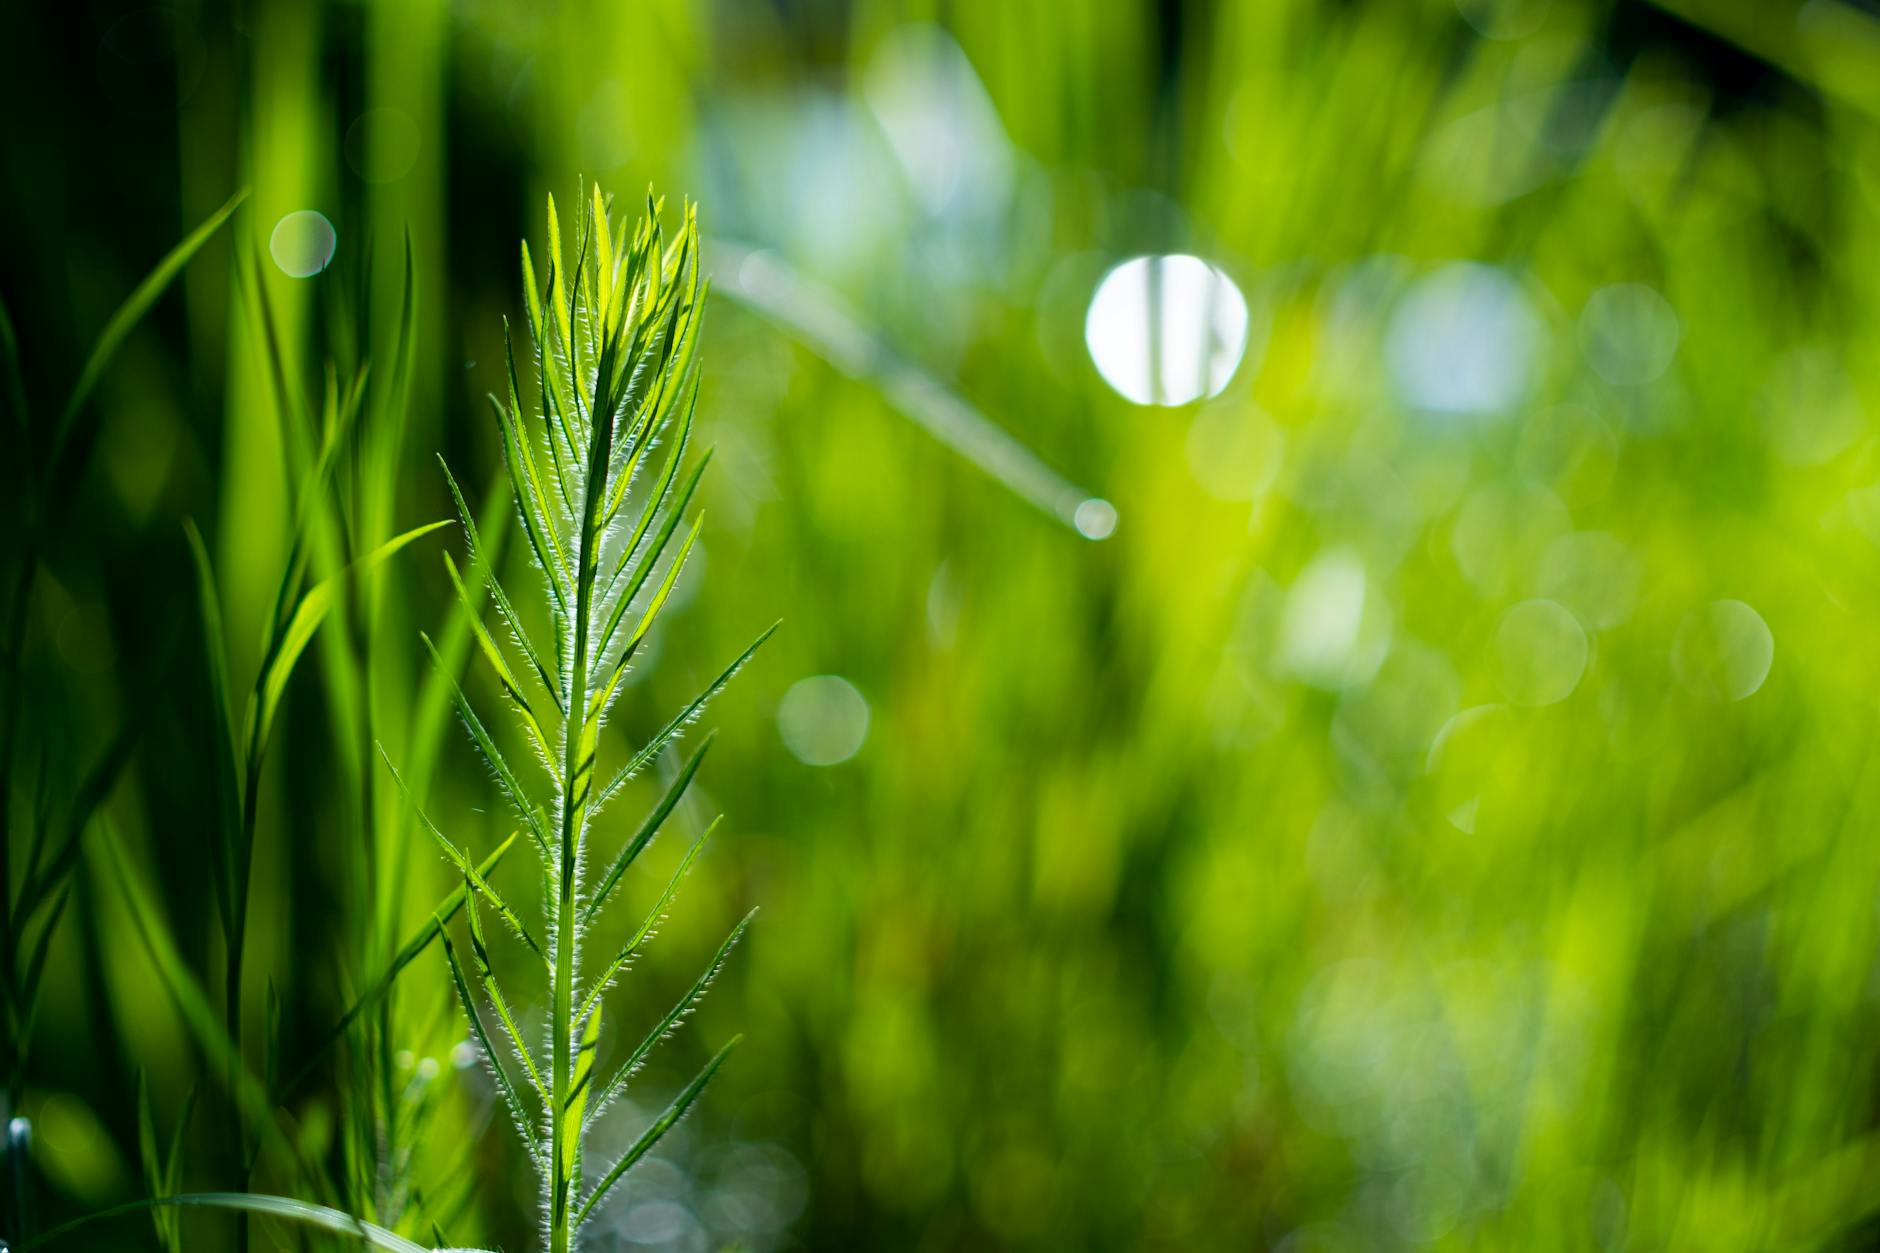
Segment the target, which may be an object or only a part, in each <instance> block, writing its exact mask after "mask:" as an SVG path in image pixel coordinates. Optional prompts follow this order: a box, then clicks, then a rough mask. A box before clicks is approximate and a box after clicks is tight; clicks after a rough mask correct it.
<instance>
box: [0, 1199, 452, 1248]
mask: <svg viewBox="0 0 1880 1253" xmlns="http://www.w3.org/2000/svg"><path fill="white" fill-rule="evenodd" d="M166 1206H175V1207H182V1208H201V1209H221V1210H236V1211H242V1212H246V1213H250V1214H264V1215H268V1216H270V1217H274V1218H286V1219H291V1220H292V1221H294V1222H299V1223H306V1224H307V1225H309V1226H313V1227H320V1228H323V1229H325V1230H327V1231H333V1232H337V1233H339V1234H340V1235H343V1236H351V1237H353V1238H355V1239H358V1240H360V1241H363V1242H364V1243H365V1244H367V1245H369V1246H370V1247H372V1248H376V1249H386V1250H389V1253H431V1250H429V1249H427V1248H425V1247H424V1246H423V1245H421V1244H413V1243H412V1242H411V1241H409V1240H407V1239H405V1238H404V1237H403V1236H400V1235H394V1234H393V1233H392V1232H389V1231H387V1230H385V1228H383V1227H378V1226H374V1225H373V1224H372V1223H369V1222H366V1221H364V1220H363V1219H359V1218H354V1217H353V1216H352V1215H351V1214H346V1213H342V1212H341V1211H339V1210H336V1209H329V1208H328V1207H327V1206H324V1205H315V1204H313V1203H312V1202H310V1201H296V1200H293V1199H292V1198H290V1197H284V1196H267V1195H264V1194H262V1193H258V1192H191V1193H185V1194H184V1195H182V1196H167V1197H161V1198H152V1199H150V1200H144V1201H131V1202H129V1203H128V1204H125V1205H114V1206H112V1207H111V1208H110V1209H103V1210H99V1211H98V1212H97V1213H95V1214H86V1215H84V1216H83V1217H82V1218H74V1219H73V1220H72V1221H70V1222H68V1223H62V1224H60V1225H59V1226H57V1227H54V1228H53V1229H52V1230H51V1231H48V1232H46V1233H45V1234H44V1235H41V1236H35V1237H32V1238H30V1239H28V1240H26V1241H24V1242H22V1243H20V1244H16V1245H14V1246H13V1253H31V1251H32V1250H33V1249H39V1248H44V1247H46V1246H47V1245H50V1244H52V1243H54V1242H55V1241H58V1240H61V1239H63V1238H64V1237H65V1236H67V1235H69V1234H71V1233H72V1232H74V1231H78V1230H80V1229H82V1228H84V1227H89V1226H90V1225H91V1224H93V1223H97V1222H103V1221H105V1220H107V1219H112V1218H121V1217H123V1216H125V1215H126V1214H136V1213H139V1212H141V1211H143V1210H150V1209H160V1208H163V1207H166Z"/></svg>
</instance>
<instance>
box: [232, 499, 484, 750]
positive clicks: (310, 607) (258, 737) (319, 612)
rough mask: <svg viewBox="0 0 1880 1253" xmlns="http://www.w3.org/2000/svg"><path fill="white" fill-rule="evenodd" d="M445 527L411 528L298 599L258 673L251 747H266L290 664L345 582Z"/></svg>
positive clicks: (431, 524) (432, 524)
mask: <svg viewBox="0 0 1880 1253" xmlns="http://www.w3.org/2000/svg"><path fill="white" fill-rule="evenodd" d="M449 525H450V523H449V522H448V521H440V522H427V523H426V524H424V525H423V526H418V527H413V528H412V529H411V530H409V531H406V532H405V533H404V534H403V535H398V536H395V537H393V538H392V539H389V540H387V541H385V542H384V543H383V544H381V545H379V546H378V547H377V548H375V549H373V550H372V551H371V552H370V553H367V554H366V555H365V556H364V557H361V558H360V559H359V560H358V561H355V562H354V563H353V564H352V565H350V566H348V567H347V568H346V569H344V570H341V571H339V572H338V573H336V574H333V575H332V576H330V577H328V578H326V579H323V580H321V581H320V582H319V583H317V584H315V585H314V586H313V587H311V588H309V589H308V590H307V593H306V595H304V596H302V597H301V598H300V603H299V604H298V605H296V606H295V608H294V614H293V617H292V618H291V619H289V621H288V624H287V628H286V630H285V631H284V632H283V633H282V636H281V639H280V641H279V642H278V644H277V646H276V647H275V648H274V650H273V653H272V656H271V657H270V659H269V661H268V664H267V666H266V668H265V669H264V670H263V671H262V677H261V679H260V680H259V682H257V684H256V689H255V690H256V694H257V696H258V697H259V704H258V705H257V707H256V710H255V712H254V713H253V715H252V716H253V717H255V718H256V719H257V722H256V724H255V728H254V734H253V736H252V738H251V740H250V743H251V744H252V745H265V744H266V743H267V741H268V733H269V731H270V730H271V729H272V727H273V722H274V713H275V710H276V709H277V708H278V706H279V705H280V701H281V693H282V692H283V691H285V690H286V687H287V680H288V679H289V678H290V677H291V676H292V674H293V672H294V664H295V663H296V662H298V661H299V660H300V654H301V653H302V652H303V651H305V650H306V647H307V644H308V642H309V641H310V640H312V639H313V633H314V632H315V631H317V630H319V629H320V623H321V622H322V621H323V620H324V619H325V617H326V613H327V610H329V609H331V608H332V606H333V598H334V596H335V595H337V594H338V591H339V588H340V587H341V586H343V585H344V583H345V580H346V579H347V578H348V577H349V576H352V575H360V574H365V573H366V572H368V571H370V570H372V569H374V568H375V567H377V566H378V565H380V564H381V563H383V562H384V561H386V560H387V559H388V558H390V557H391V556H393V555H394V554H395V553H397V552H398V550H399V549H401V548H403V547H405V546H406V545H407V544H410V543H411V542H412V541H413V540H417V539H420V538H422V537H423V536H426V535H429V534H430V533H431V532H432V531H435V530H437V529H438V528H439V527H444V526H449Z"/></svg>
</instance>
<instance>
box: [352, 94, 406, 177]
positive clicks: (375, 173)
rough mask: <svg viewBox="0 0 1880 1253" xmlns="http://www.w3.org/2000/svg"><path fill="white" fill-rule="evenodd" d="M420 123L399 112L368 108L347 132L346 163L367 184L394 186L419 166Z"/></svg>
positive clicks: (397, 110)
mask: <svg viewBox="0 0 1880 1253" xmlns="http://www.w3.org/2000/svg"><path fill="white" fill-rule="evenodd" d="M418 146H419V135H418V124H417V123H416V122H414V121H412V120H411V115H410V114H408V113H405V112H403V111H402V110H399V109H367V110H366V111H365V112H364V113H361V114H360V115H359V116H358V117H357V118H355V119H354V120H353V124H352V125H351V126H349V127H347V129H346V164H348V165H350V166H351V167H352V168H353V173H355V174H357V175H358V176H359V177H360V178H363V179H364V180H365V181H366V182H368V183H395V182H397V181H398V180H399V179H401V178H403V177H404V176H405V175H407V174H409V173H411V167H412V166H414V165H416V164H417V163H418Z"/></svg>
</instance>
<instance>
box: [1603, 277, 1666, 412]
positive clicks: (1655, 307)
mask: <svg viewBox="0 0 1880 1253" xmlns="http://www.w3.org/2000/svg"><path fill="white" fill-rule="evenodd" d="M1681 335H1682V331H1681V330H1680V329H1679V326H1678V314H1677V311H1676V310H1675V309H1673V308H1672V307H1671V303H1670V302H1669V301H1668V300H1666V299H1665V298H1664V297H1663V296H1660V295H1659V294H1658V293H1657V292H1655V291H1653V290H1652V289H1651V288H1649V287H1647V286H1645V285H1644V284H1643V283H1614V284H1613V285H1612V286H1610V287H1602V288H1600V289H1599V290H1598V291H1596V292H1594V293H1593V294H1592V295H1591V296H1589V297H1588V298H1587V301H1586V307H1585V308H1584V309H1582V310H1581V311H1580V349H1581V351H1582V352H1584V353H1585V354H1586V361H1587V364H1588V365H1590V366H1592V367H1593V372H1594V373H1596V374H1598V375H1599V377H1601V378H1603V379H1605V380H1606V381H1607V382H1608V383H1618V384H1620V385H1621V386H1626V387H1637V386H1639V385H1640V384H1643V383H1649V382H1651V381H1652V380H1653V379H1655V378H1657V377H1658V376H1659V375H1661V374H1663V373H1664V372H1665V371H1666V370H1668V369H1670V368H1671V359H1672V358H1673V357H1675V356H1677V355H1678V340H1679V338H1680V337H1681Z"/></svg>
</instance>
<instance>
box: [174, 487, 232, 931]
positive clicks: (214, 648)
mask: <svg viewBox="0 0 1880 1253" xmlns="http://www.w3.org/2000/svg"><path fill="white" fill-rule="evenodd" d="M183 534H184V536H185V537H186V538H187V539H188V540H189V555H190V559H191V562H192V564H193V565H194V567H195V571H196V604H197V608H198V611H199V613H200V620H201V623H202V651H203V666H204V671H205V673H206V674H207V675H208V677H209V719H210V728H209V734H210V748H211V752H212V753H213V754H214V759H215V776H216V779H215V783H216V789H215V790H216V795H215V800H216V831H217V834H218V840H217V844H216V851H217V854H218V859H219V862H220V866H219V869H220V872H221V873H220V874H219V875H218V876H217V878H216V885H215V886H216V898H215V899H216V906H217V907H218V908H219V909H220V910H221V914H222V926H223V929H224V930H227V928H228V926H229V905H230V902H231V901H232V900H233V898H234V891H235V886H234V873H235V870H234V868H235V862H234V853H233V850H234V848H235V845H236V841H238V840H239V839H240V838H241V823H242V801H241V764H240V762H239V761H238V760H237V759H236V756H235V722H234V717H233V715H231V713H230V712H229V684H228V649H227V647H226V643H225V640H224V638H223V634H222V602H221V598H220V596H219V595H218V594H217V592H216V583H215V569H214V567H213V566H212V565H211V564H210V561H209V550H208V548H207V547H206V546H205V545H204V544H203V542H202V532H200V531H198V530H197V529H196V524H195V522H194V521H193V520H191V519H188V518H185V519H184V520H183Z"/></svg>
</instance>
